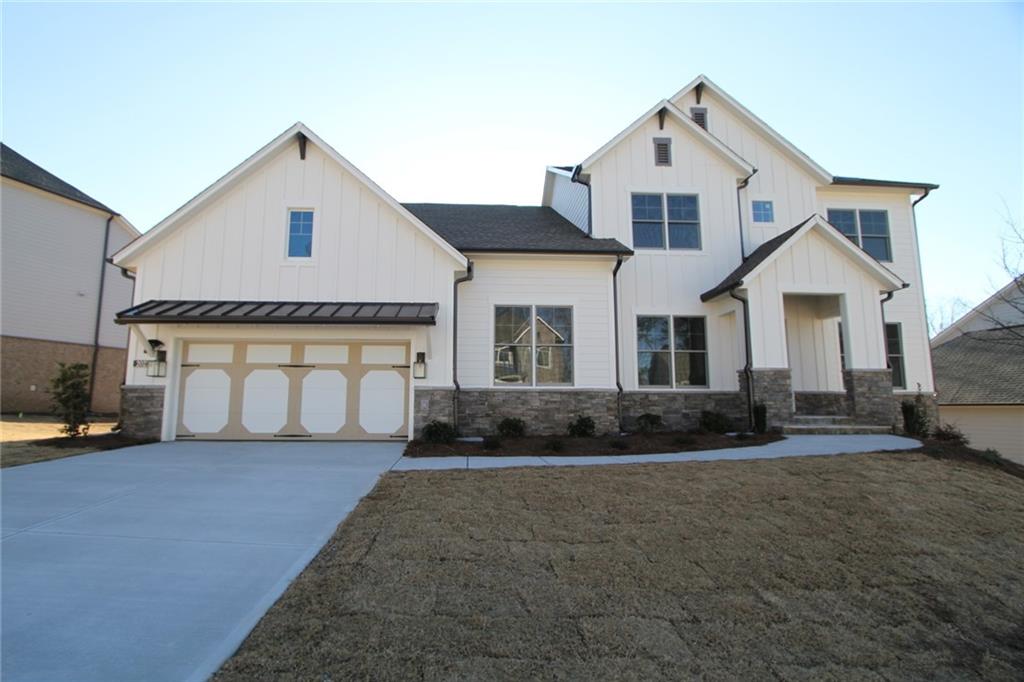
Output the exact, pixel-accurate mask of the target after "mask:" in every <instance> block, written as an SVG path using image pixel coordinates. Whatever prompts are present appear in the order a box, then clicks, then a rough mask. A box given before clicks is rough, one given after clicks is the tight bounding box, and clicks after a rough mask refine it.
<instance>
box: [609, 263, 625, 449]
mask: <svg viewBox="0 0 1024 682" xmlns="http://www.w3.org/2000/svg"><path fill="white" fill-rule="evenodd" d="M624 262H625V259H624V258H623V257H622V256H616V258H615V269H614V270H612V311H613V315H612V325H613V327H614V329H613V331H614V332H615V388H616V390H617V391H618V394H617V395H616V399H615V411H616V417H617V418H618V420H619V429H620V430H621V429H622V393H623V391H622V377H621V369H620V362H619V279H618V275H619V268H621V267H622V264H623V263H624Z"/></svg>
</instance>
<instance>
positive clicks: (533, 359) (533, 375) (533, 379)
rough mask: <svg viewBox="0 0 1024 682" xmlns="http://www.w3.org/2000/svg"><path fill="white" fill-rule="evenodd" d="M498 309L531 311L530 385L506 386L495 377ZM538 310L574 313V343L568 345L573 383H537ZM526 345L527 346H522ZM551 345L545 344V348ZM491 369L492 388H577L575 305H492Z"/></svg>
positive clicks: (498, 303)
mask: <svg viewBox="0 0 1024 682" xmlns="http://www.w3.org/2000/svg"><path fill="white" fill-rule="evenodd" d="M498 308H529V310H530V363H531V364H530V383H528V384H504V383H499V382H498V379H497V377H496V376H495V375H494V363H495V359H496V356H495V348H496V347H497V346H498V341H497V339H496V338H495V323H496V320H497V316H498ZM537 308H568V309H569V310H570V311H572V343H571V344H568V346H569V348H571V349H572V352H571V353H570V357H571V358H572V381H570V382H569V383H567V384H554V383H543V384H542V383H538V381H537V367H538V364H537V351H538V348H537V326H536V324H535V321H536V319H537ZM521 345H526V344H521ZM549 345H550V344H545V347H547V346H549ZM489 363H490V367H491V387H492V388H503V389H513V390H528V389H548V388H552V389H564V388H572V387H574V386H576V306H575V304H573V303H513V302H508V303H505V302H495V303H492V304H491V347H490V359H489Z"/></svg>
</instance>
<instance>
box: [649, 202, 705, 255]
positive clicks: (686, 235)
mask: <svg viewBox="0 0 1024 682" xmlns="http://www.w3.org/2000/svg"><path fill="white" fill-rule="evenodd" d="M632 211H633V247H634V248H638V249H663V248H665V244H666V243H667V244H668V248H670V249H689V250H700V248H701V240H700V206H699V204H698V202H697V195H696V194H634V195H633V196H632ZM666 218H667V220H666Z"/></svg>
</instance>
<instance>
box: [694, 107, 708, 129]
mask: <svg viewBox="0 0 1024 682" xmlns="http://www.w3.org/2000/svg"><path fill="white" fill-rule="evenodd" d="M690 118H692V119H693V122H694V123H696V124H697V125H699V126H700V127H701V128H703V129H704V130H707V129H708V110H707V107H690Z"/></svg>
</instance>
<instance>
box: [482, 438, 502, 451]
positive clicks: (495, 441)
mask: <svg viewBox="0 0 1024 682" xmlns="http://www.w3.org/2000/svg"><path fill="white" fill-rule="evenodd" d="M483 446H484V450H497V449H498V448H500V447H501V438H499V437H498V436H484V443H483Z"/></svg>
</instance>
